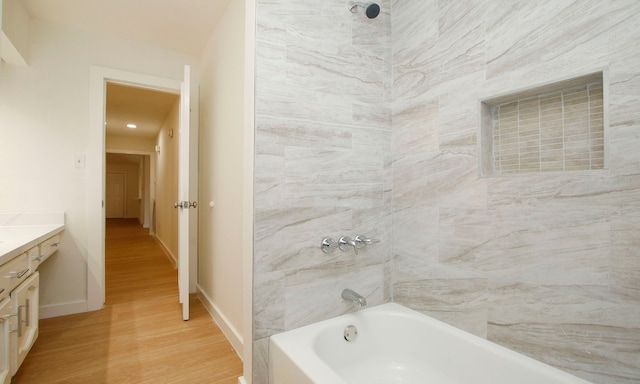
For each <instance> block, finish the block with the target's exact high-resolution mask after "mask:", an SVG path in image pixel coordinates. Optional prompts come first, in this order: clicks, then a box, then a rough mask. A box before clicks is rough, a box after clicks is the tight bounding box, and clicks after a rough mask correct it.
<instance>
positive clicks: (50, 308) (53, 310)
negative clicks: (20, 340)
mask: <svg viewBox="0 0 640 384" xmlns="http://www.w3.org/2000/svg"><path fill="white" fill-rule="evenodd" d="M38 310H39V312H40V313H39V316H38V317H39V318H40V319H48V318H50V317H58V316H66V315H74V314H76V313H82V312H87V310H88V303H87V300H80V301H72V302H69V303H62V304H53V305H44V306H41V307H40V308H39V309H38Z"/></svg>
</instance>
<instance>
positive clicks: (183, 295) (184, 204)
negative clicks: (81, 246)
mask: <svg viewBox="0 0 640 384" xmlns="http://www.w3.org/2000/svg"><path fill="white" fill-rule="evenodd" d="M190 81H191V67H190V66H188V65H185V67H184V79H183V81H182V86H181V89H180V144H179V147H180V154H179V156H178V199H179V201H178V202H176V203H175V205H174V207H175V208H177V209H178V210H179V213H178V291H179V293H180V303H181V304H182V319H183V320H189V257H190V256H189V255H190V253H189V233H190V232H189V216H190V215H189V211H190V209H191V208H196V207H197V202H195V201H192V200H191V199H190V196H191V195H190V194H189V181H190V180H189V154H190V152H189V149H190V148H189V135H190V130H189V124H190V119H189V115H190V111H191V105H190V100H189V95H190V92H191V86H190Z"/></svg>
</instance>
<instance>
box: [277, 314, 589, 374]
mask: <svg viewBox="0 0 640 384" xmlns="http://www.w3.org/2000/svg"><path fill="white" fill-rule="evenodd" d="M349 325H354V326H355V327H356V328H357V337H356V338H355V340H353V341H346V339H345V337H344V330H345V328H346V327H347V326H349ZM269 373H270V380H271V381H270V383H271V384H312V383H313V384H347V383H348V384H383V383H384V384H394V383H402V384H425V383H434V384H436V383H437V384H471V383H473V384H516V383H517V384H590V383H589V382H588V381H585V380H582V379H579V378H577V377H575V376H572V375H570V374H568V373H566V372H563V371H561V370H558V369H556V368H553V367H551V366H549V365H546V364H543V363H541V362H539V361H536V360H534V359H531V358H529V357H526V356H524V355H521V354H519V353H517V352H514V351H511V350H509V349H506V348H504V347H501V346H499V345H497V344H494V343H492V342H489V341H487V340H485V339H483V338H480V337H477V336H475V335H472V334H470V333H467V332H465V331H462V330H460V329H457V328H454V327H452V326H450V325H447V324H445V323H443V322H440V321H438V320H435V319H433V318H431V317H428V316H425V315H423V314H421V313H419V312H416V311H413V310H411V309H408V308H406V307H403V306H401V305H398V304H395V303H388V304H384V305H380V306H378V307H372V308H368V309H365V310H361V311H359V312H355V313H352V314H348V315H343V316H339V317H336V318H333V319H329V320H326V321H322V322H319V323H316V324H311V325H308V326H306V327H302V328H298V329H294V330H292V331H288V332H284V333H280V334H278V335H274V336H271V341H270V347H269Z"/></svg>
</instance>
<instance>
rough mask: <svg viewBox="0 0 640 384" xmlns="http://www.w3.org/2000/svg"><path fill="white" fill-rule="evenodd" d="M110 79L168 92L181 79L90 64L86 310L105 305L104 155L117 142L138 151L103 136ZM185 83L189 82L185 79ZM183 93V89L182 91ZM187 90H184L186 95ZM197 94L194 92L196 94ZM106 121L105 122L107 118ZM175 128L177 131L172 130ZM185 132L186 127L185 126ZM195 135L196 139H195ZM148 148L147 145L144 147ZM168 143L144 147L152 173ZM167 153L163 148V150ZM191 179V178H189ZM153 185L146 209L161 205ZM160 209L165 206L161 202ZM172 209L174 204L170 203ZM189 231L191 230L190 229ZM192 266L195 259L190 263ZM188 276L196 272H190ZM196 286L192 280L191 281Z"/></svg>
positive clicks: (126, 142) (126, 146)
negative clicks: (152, 191)
mask: <svg viewBox="0 0 640 384" xmlns="http://www.w3.org/2000/svg"><path fill="white" fill-rule="evenodd" d="M109 83H113V84H118V85H124V86H128V87H131V88H135V89H142V90H154V91H158V92H162V93H169V94H174V95H178V94H180V92H181V85H182V84H181V82H180V81H179V80H172V79H166V78H158V77H155V76H149V75H143V74H138V73H131V72H126V71H120V70H115V69H109V68H104V67H97V66H94V67H91V73H90V95H89V104H90V108H91V109H90V122H91V129H90V130H89V138H88V139H89V143H90V145H89V148H88V152H87V174H88V180H87V181H88V187H87V189H88V200H89V206H88V216H89V228H88V243H87V253H88V279H87V299H88V300H87V310H89V311H92V310H99V309H101V308H102V307H103V305H104V299H105V258H104V257H105V222H104V220H105V211H104V208H105V206H104V192H105V162H106V155H105V152H106V151H109V152H112V151H114V149H113V148H114V147H116V145H115V144H116V143H118V142H119V144H117V145H118V146H119V147H120V148H118V149H117V150H115V151H116V152H121V153H137V152H140V151H141V149H140V148H137V147H135V145H134V144H135V143H133V142H132V141H131V140H130V139H127V138H125V139H115V140H114V139H111V138H110V139H109V140H107V139H106V136H107V135H106V134H105V132H106V129H105V121H106V94H107V92H106V91H107V85H108V84H109ZM187 83H188V82H187ZM183 93H184V92H183ZM189 93H190V92H187V93H184V94H186V95H188V94H189ZM190 96H191V98H192V100H194V103H193V105H194V111H193V112H191V114H197V99H194V95H190ZM195 96H197V94H196V95H195ZM107 123H108V122H107ZM174 132H176V131H174ZM187 132H188V130H187ZM191 132H192V133H191V134H190V135H189V137H190V138H191V140H190V142H191V143H194V144H195V143H197V129H192V130H191ZM170 136H171V135H170V134H169V133H167V134H166V135H164V134H163V135H158V138H164V139H166V138H167V137H170ZM194 137H195V139H194ZM147 148H148V147H147ZM167 149H168V147H167V146H166V145H163V144H162V143H161V144H160V147H159V148H157V147H156V146H154V147H153V150H152V153H151V154H149V153H148V152H147V150H143V152H145V154H149V155H150V163H151V164H150V172H151V174H152V175H154V176H155V175H156V173H154V165H155V163H156V161H155V160H156V158H155V157H154V156H157V154H158V150H159V151H160V153H162V152H163V151H166V150H167ZM165 153H166V152H165ZM185 153H188V154H189V155H190V156H193V157H194V158H196V159H197V146H196V145H194V146H193V147H189V149H188V152H185ZM195 165H196V163H195V162H194V163H193V166H194V169H193V170H192V169H191V168H190V169H189V174H190V175H195V174H196V171H195ZM190 180H191V179H190ZM153 183H155V184H156V186H157V180H156V179H153V177H152V186H151V188H150V189H151V190H153V189H154V185H153ZM193 183H194V184H195V185H196V188H194V190H197V179H195V178H194V179H193ZM155 189H156V196H155V199H154V198H153V197H152V198H151V199H150V202H151V203H150V208H149V210H150V211H152V210H153V201H155V202H156V204H155V207H156V211H157V210H159V209H160V204H159V203H158V201H157V200H158V198H159V196H158V194H159V193H160V192H159V190H160V189H159V188H157V187H156V188H155ZM163 209H166V207H165V206H163ZM171 209H173V206H172V204H171ZM150 217H151V220H150V221H153V214H150ZM156 217H158V212H157V213H156ZM193 219H194V221H195V220H197V217H196V216H195V215H193ZM195 224H196V225H193V226H191V228H192V229H193V231H194V233H193V236H190V238H193V241H194V243H195V244H197V235H196V234H195V231H197V221H195ZM159 228H160V223H159V221H158V229H159ZM190 233H191V232H190ZM191 249H193V250H195V249H196V247H195V246H193V247H192V248H191ZM186 255H187V259H188V260H195V253H193V254H191V253H187V254H186ZM193 265H194V266H195V262H194V263H193ZM191 276H195V274H192V275H191ZM193 284H194V286H195V281H194V282H193Z"/></svg>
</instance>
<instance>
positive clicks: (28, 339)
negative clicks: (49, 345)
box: [10, 272, 40, 376]
mask: <svg viewBox="0 0 640 384" xmlns="http://www.w3.org/2000/svg"><path fill="white" fill-rule="evenodd" d="M39 283H40V275H39V274H38V272H36V273H34V274H33V275H31V276H29V278H28V279H27V280H25V281H24V283H22V284H20V285H19V286H18V287H17V288H16V289H14V290H13V291H12V292H11V306H12V308H13V313H14V314H15V317H14V316H12V320H15V326H14V327H13V328H12V329H11V336H10V344H11V376H13V375H15V374H16V372H17V371H18V368H20V365H21V364H22V362H23V361H24V358H25V357H27V353H29V351H30V350H31V347H32V346H33V344H34V343H35V342H36V339H37V338H38V330H39V328H38V308H39V304H38V296H39V295H38V290H39V286H40V285H39ZM12 315H13V314H12Z"/></svg>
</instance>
